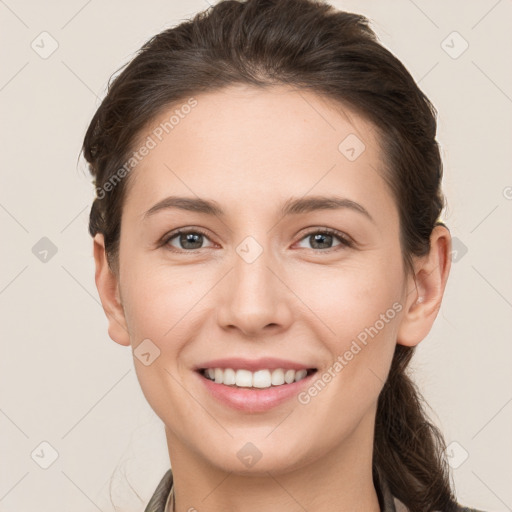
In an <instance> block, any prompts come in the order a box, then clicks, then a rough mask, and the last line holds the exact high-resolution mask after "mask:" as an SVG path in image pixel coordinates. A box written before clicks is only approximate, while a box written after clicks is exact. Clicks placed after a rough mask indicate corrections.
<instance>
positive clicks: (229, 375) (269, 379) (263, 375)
mask: <svg viewBox="0 0 512 512" xmlns="http://www.w3.org/2000/svg"><path fill="white" fill-rule="evenodd" d="M307 373H308V372H307V370H304V369H302V370H283V369H282V368H277V369H275V370H258V371H255V372H251V371H249V370H233V369H232V368H226V369H223V368H207V369H206V370H204V372H203V375H204V376H205V377H206V378H208V379H210V380H213V381H215V382H216V383H217V384H224V385H226V386H237V387H241V388H251V387H253V388H261V389H262V388H269V387H271V386H282V385H283V384H285V383H286V384H291V383H292V382H298V381H299V380H302V379H304V378H305V377H306V376H307Z"/></svg>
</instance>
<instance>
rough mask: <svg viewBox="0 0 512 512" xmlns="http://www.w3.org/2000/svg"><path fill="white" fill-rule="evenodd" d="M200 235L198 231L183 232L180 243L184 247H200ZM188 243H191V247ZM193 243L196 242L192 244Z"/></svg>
mask: <svg viewBox="0 0 512 512" xmlns="http://www.w3.org/2000/svg"><path fill="white" fill-rule="evenodd" d="M202 236H203V235H201V234H200V233H185V234H182V235H181V237H180V243H181V244H182V246H184V248H185V249H200V248H201V245H202ZM188 243H191V244H192V247H190V246H187V244H188ZM194 243H195V244H196V245H195V246H194Z"/></svg>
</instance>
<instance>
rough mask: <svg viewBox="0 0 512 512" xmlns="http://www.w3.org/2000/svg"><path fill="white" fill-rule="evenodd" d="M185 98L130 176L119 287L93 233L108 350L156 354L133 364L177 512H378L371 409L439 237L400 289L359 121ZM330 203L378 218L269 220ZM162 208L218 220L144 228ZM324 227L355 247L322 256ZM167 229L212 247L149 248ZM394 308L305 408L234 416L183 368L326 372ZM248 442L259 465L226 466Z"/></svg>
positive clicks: (329, 112)
mask: <svg viewBox="0 0 512 512" xmlns="http://www.w3.org/2000/svg"><path fill="white" fill-rule="evenodd" d="M196 99H197V101H198V104H197V106H196V107H195V108H194V109H193V110H192V111H191V112H190V114H188V115H187V116H186V117H185V118H184V119H182V120H180V122H179V124H177V125H176V126H175V127H174V129H173V130H172V131H170V132H169V134H168V135H167V136H166V137H165V138H164V140H163V141H162V142H161V143H159V144H158V145H157V147H156V148H154V149H152V150H151V151H150V152H149V154H148V155H147V156H146V157H145V158H144V159H143V160H142V161H141V162H140V163H139V164H138V166H137V167H136V169H135V170H133V171H132V174H131V175H130V178H129V179H130V180H132V181H130V188H129V191H128V194H127V196H126V199H125V204H124V207H123V214H122V223H121V239H120V256H119V264H120V267H119V272H118V273H113V272H111V271H110V269H109V268H108V266H107V262H106V256H105V250H104V243H103V236H102V235H101V234H97V235H96V236H95V237H94V257H95V263H96V285H97V288H98V292H99V295H100V298H101V302H102V305H103V308H104V310H105V314H106V315H107V318H108V320H109V327H108V332H109V336H110V337H111V338H112V340H114V341H115V342H117V343H119V344H121V345H125V346H131V347H132V349H135V348H136V347H137V346H138V344H139V343H141V341H142V340H144V339H148V338H149V339H150V340H151V342H152V343H153V344H154V345H156V346H157V347H158V349H159V350H160V355H159V357H157V358H156V359H155V360H154V361H153V362H152V363H151V364H150V365H148V366H146V365H144V364H142V363H141V362H140V360H139V359H138V358H136V357H135V358H134V364H135V368H136V372H137V377H138V379H139V382H140V385H141V388H142V390H143V393H144V395H145V397H146V399H147V400H148V402H149V404H150V405H151V407H152V408H153V409H154V411H155V413H156V414H157V415H158V416H159V417H160V418H161V419H162V421H163V422H164V424H165V432H166V438H167V443H168V451H169V457H170V459H171V461H172V468H173V474H174V482H175V493H176V510H177V511H178V512H185V511H187V510H189V509H190V507H194V508H195V509H196V510H198V511H201V512H202V511H209V512H217V511H219V512H220V511H224V512H225V511H244V512H253V511H254V512H256V511H261V510H280V511H283V512H292V511H293V512H295V511H299V510H300V511H303V510H304V509H306V510H315V511H317V512H334V511H337V512H339V511H340V510H343V511H366V512H368V511H369V512H373V511H378V510H380V509H379V505H378V500H377V494H376V490H375V487H374V485H373V481H372V474H371V461H372V450H373V434H374V424H375V413H376V406H377V399H378V395H379V392H380V391H381V389H382V386H383V384H384V381H385V379H386V376H387V374H388V372H389V368H390V364H391V360H392V355H393V350H394V348H395V345H396V344H397V343H399V344H403V345H407V346H414V345H417V344H418V343H419V342H420V341H421V340H422V339H424V338H425V336H426V335H427V334H428V332H429V331H430V329H431V327H432V324H433V322H434V320H435V318H436V316H437V313H438V311H439V308H440V305H441V300H442V296H443V293H444V289H445V284H446V280H447V278H448V274H449V270H450V257H449V253H450V248H451V242H450V234H449V232H448V230H447V229H446V228H444V227H442V226H438V227H436V228H435V229H434V231H433V232H432V236H431V251H430V253H429V254H428V255H426V256H424V257H421V258H415V259H414V274H409V275H406V272H405V269H404V266H403V263H402V255H401V249H400V244H399V217H398V210H397V207H396V204H395V202H394V200H393V197H392V195H391V191H390V190H389V188H388V187H387V185H386V183H385V181H384V180H383V178H382V171H381V166H382V164H381V153H380V149H379V146H378V141H377V139H376V137H375V132H374V129H373V126H372V125H371V124H370V123H369V122H367V121H366V120H365V119H364V118H362V117H360V116H359V115H357V114H356V113H355V112H354V111H351V110H350V109H348V108H344V109H343V111H342V110H340V109H339V108H335V107H334V105H333V104H332V103H330V102H329V101H328V100H325V99H322V98H321V97H319V96H317V95H315V94H313V93H311V92H304V91H302V92H298V91H295V90H292V89H289V88H287V87H284V86H279V87H276V86H274V87H272V88H271V89H265V90H257V89H253V88H249V87H242V86H233V87H230V88H228V89H224V90H222V91H217V92H214V93H208V94H202V95H199V96H197V97H196ZM174 108H175V107H174ZM174 108H173V109H170V110H169V111H166V112H164V113H162V115H161V116H160V117H159V118H158V119H156V120H155V121H154V123H152V125H151V126H150V127H148V130H146V131H145V132H144V133H142V134H141V140H143V139H144V138H145V137H146V136H147V135H148V134H150V133H151V130H152V129H154V127H155V126H157V125H158V124H159V123H160V122H162V121H163V120H165V119H168V118H169V116H170V113H171V112H172V111H173V110H174ZM349 134H356V135H357V137H358V138H359V139H361V140H362V141H364V144H365V146H366V149H365V150H364V152H363V153H362V154H361V155H360V156H359V157H358V158H357V159H356V160H355V161H349V160H348V159H347V158H346V157H345V156H344V155H343V154H342V153H341V152H340V151H339V150H338V145H339V144H340V142H341V141H342V140H344V139H345V137H346V136H347V135H349ZM334 193H335V194H337V195H339V196H343V197H345V198H349V199H351V200H352V201H355V202H357V203H359V204H360V205H362V206H363V207H364V208H365V209H366V210H367V211H368V212H369V214H370V215H371V217H372V218H373V221H372V220H370V219H368V218H367V217H366V216H364V215H363V214H361V213H359V212H357V211H354V210H351V209H348V208H344V209H339V210H318V211H314V212H308V213H303V214H299V215H290V216H288V217H284V218H283V217H282V216H281V215H280V213H279V209H280V208H281V206H282V204H283V203H284V202H285V201H286V200H287V199H289V198H291V197H302V196H304V195H332V194H334ZM169 195H180V196H187V197H192V198H197V197H200V198H206V199H211V200H215V201H217V202H218V203H219V205H220V206H221V207H222V208H223V209H224V210H225V215H224V216H223V217H220V216H216V215H207V214H204V213H197V212H187V211H182V210H178V209H169V210H167V211H160V212H159V213H156V214H155V215H152V216H150V217H149V218H148V219H146V220H143V216H144V212H146V211H147V210H149V208H151V207H152V206H153V205H154V204H155V203H157V202H158V201H160V200H161V199H163V198H164V197H167V196H169ZM326 227H327V228H332V229H336V230H338V231H340V232H341V233H343V234H344V235H346V236H347V237H350V238H351V239H352V240H353V241H354V242H355V244H354V245H353V247H347V246H344V245H340V241H339V239H337V238H336V237H333V238H332V239H327V241H326V243H327V245H326V246H325V247H327V249H323V248H322V246H321V245H319V243H318V242H317V243H316V244H315V239H314V237H312V236H311V235H314V234H315V233H317V232H322V228H326ZM176 228H190V231H194V228H202V229H203V230H205V231H206V232H207V236H206V237H203V238H202V239H201V237H200V238H199V242H198V245H197V246H198V247H201V248H200V249H198V250H195V249H194V247H196V246H194V245H192V244H189V245H187V243H186V240H185V241H184V242H183V239H182V243H181V244H180V239H179V237H175V238H174V239H172V240H171V241H169V242H167V244H166V245H163V246H158V241H159V240H160V239H162V237H163V236H164V235H166V234H169V233H171V231H172V230H174V229H176ZM316 228H317V229H316ZM247 236H252V237H253V238H254V239H255V240H256V241H257V242H258V244H259V245H260V246H261V248H262V249H263V252H262V253H261V255H260V256H259V257H258V258H257V259H256V260H255V261H253V262H252V263H248V262H247V261H245V260H244V259H243V258H242V257H240V256H239V254H238V253H237V252H236V248H237V247H238V246H239V244H240V243H241V242H242V241H243V240H244V239H245V238H246V237H247ZM201 240H202V245H200V244H201ZM329 248H330V249H329ZM172 249H174V250H175V251H176V252H173V251H172ZM187 251H188V252H187ZM192 251H194V252H192ZM419 297H421V298H422V299H420V301H419V302H418V298H419ZM394 303H398V304H400V306H401V311H400V312H398V313H397V314H396V315H395V316H394V318H393V319H392V320H389V322H387V323H386V324H385V326H384V327H383V328H382V329H381V330H379V332H378V334H377V335H375V336H374V337H373V338H370V339H369V342H368V344H367V345H366V346H364V347H363V348H362V350H361V351H360V352H358V353H357V355H355V356H354V357H353V359H352V360H351V361H349V362H348V364H347V365H346V366H344V368H343V369H342V371H339V372H338V373H337V374H336V377H335V378H333V379H332V380H331V382H329V383H328V385H327V386H325V388H324V389H323V390H322V391H321V393H318V395H317V396H315V397H313V398H311V401H310V402H309V403H308V404H301V403H299V401H298V400H296V399H295V398H294V399H291V400H289V401H287V402H286V403H284V404H283V405H280V406H278V407H276V408H273V409H271V410H269V411H266V412H264V413H248V412H240V411H236V410H233V409H230V408H228V407H227V406H225V405H222V404H220V403H219V402H217V401H216V400H215V399H214V398H213V397H211V396H210V395H209V394H208V392H207V391H206V389H205V388H204V386H203V383H202V382H201V380H200V378H198V376H197V375H196V374H195V373H194V372H193V371H192V368H193V367H194V365H196V364H198V363H200V362H203V361H205V360H208V359H213V358H218V357H237V356H238V357H246V358H249V359H256V358H259V357H261V356H274V357H282V358H284V359H290V358H292V359H293V360H295V361H299V362H303V363H307V364H308V366H311V367H316V368H318V375H322V374H323V373H325V372H326V371H327V368H328V367H332V365H333V362H334V361H335V360H336V358H337V357H338V356H339V355H340V354H341V355H342V354H344V353H345V352H346V351H347V350H348V349H349V348H350V346H351V343H352V341H353V340H354V339H355V338H356V337H357V335H358V334H359V333H361V331H363V330H364V328H365V327H368V326H372V325H375V323H376V321H377V320H378V319H379V318H380V315H381V314H383V313H385V312H386V311H387V310H388V309H389V308H391V307H392V305H393V304H394ZM247 442H251V443H252V444H254V445H255V446H256V447H257V449H258V450H259V452H261V454H262V457H261V459H260V460H259V461H258V462H257V463H256V464H254V465H253V466H252V467H246V466H245V465H244V464H242V463H241V461H240V459H239V458H238V457H237V452H238V451H239V450H240V449H241V448H242V447H243V446H244V445H246V443H247Z"/></svg>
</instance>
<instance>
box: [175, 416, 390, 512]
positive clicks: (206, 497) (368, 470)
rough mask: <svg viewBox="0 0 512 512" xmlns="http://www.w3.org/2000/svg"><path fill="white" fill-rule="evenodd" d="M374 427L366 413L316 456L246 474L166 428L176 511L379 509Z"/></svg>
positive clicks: (344, 511)
mask: <svg viewBox="0 0 512 512" xmlns="http://www.w3.org/2000/svg"><path fill="white" fill-rule="evenodd" d="M373 428H374V417H371V416H369V417H368V418H364V419H363V420H362V421H361V423H360V424H359V425H358V427H357V428H356V429H355V430H354V432H352V434H351V435H350V436H348V437H347V438H345V439H344V440H343V442H342V443H341V444H339V445H338V446H335V447H334V448H332V447H331V446H328V447H326V448H325V452H326V453H324V454H323V455H322V456H321V457H318V458H316V459H314V460H309V461H306V462H304V463H302V464H301V465H300V467H297V468H295V469H292V470H289V471H264V472H261V471H260V472H254V473H251V474H240V473H235V472H234V471H229V470H223V469H222V468H219V467H217V466H214V465H212V463H211V461H208V460H206V459H205V458H204V457H200V455H199V454H198V453H197V452H195V451H191V450H189V449H188V447H187V446H186V445H185V444H183V443H181V441H180V439H179V438H178V437H176V436H175V435H174V434H173V433H172V432H171V431H170V430H169V429H167V428H166V437H167V443H168V448H169V457H170V460H171V466H172V471H173V477H174V489H175V491H174V492H175V510H176V512H188V511H190V510H198V511H208V512H221V511H222V512H228V511H233V512H235V511H243V512H260V511H261V510H279V511H280V512H298V511H303V510H315V511H316V512H348V511H350V512H354V511H361V512H363V511H364V512H380V506H379V501H378V497H377V493H376V490H375V487H374V484H373V477H372V453H373ZM310 458H311V457H310ZM256 467H257V466H255V468H256ZM228 469H229V468H228Z"/></svg>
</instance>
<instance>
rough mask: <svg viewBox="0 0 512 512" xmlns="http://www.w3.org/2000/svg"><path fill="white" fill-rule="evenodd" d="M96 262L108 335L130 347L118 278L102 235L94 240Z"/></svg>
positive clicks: (97, 278)
mask: <svg viewBox="0 0 512 512" xmlns="http://www.w3.org/2000/svg"><path fill="white" fill-rule="evenodd" d="M93 244H94V245H93V252H94V261H95V264H96V273H95V281H96V288H97V289H98V293H99V296H100V300H101V305H102V306H103V311H105V315H106V316H107V319H108V335H109V336H110V338H111V339H112V340H113V341H115V342H116V343H119V344H120V345H125V346H129V345H130V337H129V335H128V329H127V325H126V318H125V314H124V310H123V306H122V303H121V296H120V292H119V281H118V276H117V275H116V274H114V273H113V272H112V270H111V269H110V267H109V266H108V261H107V255H106V252H105V240H104V238H103V234H102V233H97V234H96V235H95V236H94V239H93Z"/></svg>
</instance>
